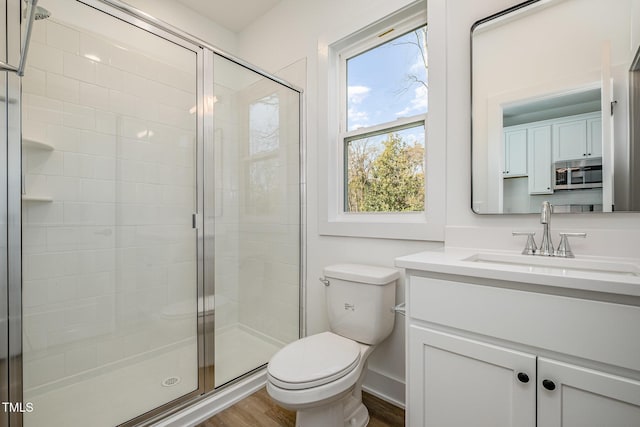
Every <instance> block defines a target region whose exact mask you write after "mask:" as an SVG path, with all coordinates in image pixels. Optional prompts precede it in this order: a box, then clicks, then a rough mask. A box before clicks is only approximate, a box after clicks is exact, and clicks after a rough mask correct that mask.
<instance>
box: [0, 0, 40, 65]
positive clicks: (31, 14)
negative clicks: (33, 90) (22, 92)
mask: <svg viewBox="0 0 640 427" xmlns="http://www.w3.org/2000/svg"><path fill="white" fill-rule="evenodd" d="M37 3H38V0H27V19H28V20H27V26H26V28H25V31H24V39H23V40H22V49H21V50H20V62H19V63H18V66H17V67H16V66H15V65H11V64H8V63H6V62H2V61H0V70H2V71H11V72H14V73H16V74H17V75H19V76H20V77H22V76H24V68H25V67H26V65H27V53H28V52H29V45H30V44H31V43H30V42H31V29H32V27H33V20H34V18H35V16H36V5H37Z"/></svg>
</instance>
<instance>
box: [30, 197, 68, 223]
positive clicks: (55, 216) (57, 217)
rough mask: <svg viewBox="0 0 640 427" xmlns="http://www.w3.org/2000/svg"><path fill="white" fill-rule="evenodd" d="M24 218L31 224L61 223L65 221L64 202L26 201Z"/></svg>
mask: <svg viewBox="0 0 640 427" xmlns="http://www.w3.org/2000/svg"><path fill="white" fill-rule="evenodd" d="M23 211H24V218H25V222H26V224H29V225H60V224H62V223H63V204H62V202H56V201H54V202H51V203H40V202H24V203H23Z"/></svg>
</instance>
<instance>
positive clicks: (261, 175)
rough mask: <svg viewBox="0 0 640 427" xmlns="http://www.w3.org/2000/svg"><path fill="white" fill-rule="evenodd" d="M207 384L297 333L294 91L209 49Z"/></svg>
mask: <svg viewBox="0 0 640 427" xmlns="http://www.w3.org/2000/svg"><path fill="white" fill-rule="evenodd" d="M213 77H214V98H213V103H214V106H213V111H214V121H215V149H214V159H215V202H216V203H215V270H214V271H215V313H216V321H215V369H214V372H215V377H214V378H215V381H214V382H215V386H216V387H219V386H221V385H224V384H225V383H228V382H230V381H232V380H234V379H236V378H238V377H240V376H242V375H244V374H246V373H248V372H251V371H252V370H254V369H256V368H259V367H261V366H263V365H264V364H266V363H267V362H268V361H269V359H270V358H271V356H273V354H275V352H276V351H278V350H279V349H280V348H282V347H283V346H284V345H285V344H287V343H289V342H291V341H294V340H296V339H297V338H298V337H299V295H300V294H299V292H300V128H299V121H300V94H299V93H298V92H296V91H295V90H293V89H290V88H289V87H286V86H284V85H282V84H280V83H278V82H276V81H273V80H271V79H269V78H266V77H264V76H262V75H260V74H258V73H256V72H254V71H252V70H249V69H247V68H245V67H243V66H241V65H238V64H237V63H235V62H232V61H230V60H228V59H225V58H223V57H221V56H219V55H215V57H214V61H213Z"/></svg>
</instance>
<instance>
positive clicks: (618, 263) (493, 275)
mask: <svg viewBox="0 0 640 427" xmlns="http://www.w3.org/2000/svg"><path fill="white" fill-rule="evenodd" d="M395 265H396V266H397V267H401V268H405V269H408V270H418V271H424V272H433V273H442V274H454V275H458V276H470V277H479V278H484V279H494V280H505V281H511V282H520V283H531V284H537V285H542V286H551V287H558V288H566V289H576V290H585V291H593V292H606V293H613V294H620V295H628V296H640V260H637V259H629V258H605V257H591V256H579V255H576V258H571V259H568V258H558V257H543V256H534V255H522V254H520V253H518V252H507V251H505V252H500V251H485V250H481V249H446V250H442V251H428V252H419V253H416V254H412V255H407V256H403V257H399V258H396V260H395Z"/></svg>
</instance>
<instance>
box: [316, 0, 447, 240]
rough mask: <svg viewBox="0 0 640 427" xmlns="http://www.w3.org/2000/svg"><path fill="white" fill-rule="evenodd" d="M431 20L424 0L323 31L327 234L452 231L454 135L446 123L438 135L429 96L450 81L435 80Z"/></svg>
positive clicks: (431, 236)
mask: <svg viewBox="0 0 640 427" xmlns="http://www.w3.org/2000/svg"><path fill="white" fill-rule="evenodd" d="M426 20H427V4H426V1H418V2H413V3H412V4H411V5H409V6H407V7H405V8H403V9H401V10H399V11H397V12H395V13H393V14H391V15H389V16H387V17H385V18H383V19H381V20H380V21H378V22H375V23H373V24H371V25H370V26H368V27H366V28H363V29H361V30H359V31H357V32H355V33H354V34H352V35H350V36H347V37H346V38H343V39H341V40H337V41H335V42H333V43H328V44H326V45H325V44H323V42H322V41H320V44H319V46H318V52H319V56H318V60H319V67H318V70H319V72H320V75H319V76H318V79H319V85H320V88H322V87H326V90H324V91H323V90H322V89H320V90H319V93H318V108H319V112H320V116H319V117H320V122H319V123H320V127H319V128H318V133H317V134H318V138H320V139H319V146H318V154H319V155H318V168H319V170H320V171H321V173H323V174H324V173H325V171H326V179H321V180H320V183H319V188H318V191H319V197H320V199H319V200H320V202H321V203H322V202H323V201H324V202H325V203H326V205H325V207H326V209H325V208H322V209H320V210H319V211H318V228H319V232H320V234H323V235H336V236H360V237H377V238H392V239H411V240H434V241H441V240H443V238H444V219H445V187H444V180H445V152H446V149H445V140H444V134H443V133H442V132H441V131H440V132H436V133H435V135H434V139H433V140H431V139H430V135H431V133H430V131H429V129H430V127H429V125H428V123H429V120H430V119H429V117H430V116H429V115H428V114H427V110H428V99H429V98H428V97H429V96H431V95H433V94H434V93H436V94H437V95H438V96H439V97H440V99H442V96H441V95H442V92H443V91H442V86H433V87H432V86H431V82H430V77H429V73H428V63H427V59H428V57H427V24H426ZM320 40H323V39H320ZM435 54H436V57H439V56H438V54H439V52H435ZM325 73H326V74H325ZM432 77H433V76H432ZM435 77H436V78H437V77H440V78H442V76H438V75H436V76H435ZM430 92H431V95H429V93H430ZM325 113H326V115H325ZM438 116H439V120H440V121H441V120H442V114H441V113H440V110H437V111H436V118H437V117H438ZM324 118H326V126H324V125H323V120H324ZM431 120H434V119H433V118H432V119H431ZM436 129H442V126H440V128H438V127H437V126H436ZM323 141H326V142H327V143H326V144H323V143H322V142H323ZM321 177H322V175H321ZM431 183H435V184H431Z"/></svg>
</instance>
